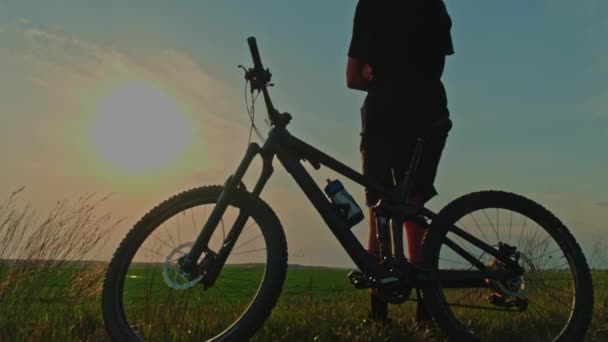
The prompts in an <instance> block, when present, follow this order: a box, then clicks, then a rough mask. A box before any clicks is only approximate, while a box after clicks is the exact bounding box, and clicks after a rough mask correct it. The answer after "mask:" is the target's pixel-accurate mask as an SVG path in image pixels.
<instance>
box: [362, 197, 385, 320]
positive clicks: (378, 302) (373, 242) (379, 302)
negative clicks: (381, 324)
mask: <svg viewBox="0 0 608 342" xmlns="http://www.w3.org/2000/svg"><path fill="white" fill-rule="evenodd" d="M368 217H369V237H368V243H367V251H368V252H369V253H370V254H372V255H374V256H376V257H378V258H379V257H380V248H379V244H378V239H377V238H376V232H377V231H378V227H377V225H376V218H375V217H374V212H373V210H372V209H371V208H370V209H369V216H368ZM370 294H371V296H370V304H371V308H370V309H371V313H370V318H371V319H372V320H374V321H386V320H387V319H388V303H387V302H385V301H384V300H383V299H382V298H380V297H379V296H378V295H377V294H376V293H375V291H374V290H372V291H370Z"/></svg>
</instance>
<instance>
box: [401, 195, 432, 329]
mask: <svg viewBox="0 0 608 342" xmlns="http://www.w3.org/2000/svg"><path fill="white" fill-rule="evenodd" d="M426 198H427V196H426V195H425V194H423V193H416V194H414V195H413V196H410V198H409V199H408V203H410V204H412V205H415V206H419V207H421V206H422V205H424V202H425V199H426ZM405 231H406V235H407V248H408V252H409V255H410V261H411V262H412V263H413V264H414V265H417V266H420V263H421V262H422V238H423V237H424V232H425V229H424V228H423V227H421V226H420V225H419V224H418V223H416V222H412V221H408V222H405ZM416 297H417V299H418V302H417V305H416V317H415V319H416V322H417V323H418V324H421V323H423V322H424V323H425V324H426V322H429V321H430V320H431V319H432V317H431V314H430V313H429V312H428V310H427V309H426V306H425V304H424V302H423V300H422V296H421V293H420V290H419V289H416Z"/></svg>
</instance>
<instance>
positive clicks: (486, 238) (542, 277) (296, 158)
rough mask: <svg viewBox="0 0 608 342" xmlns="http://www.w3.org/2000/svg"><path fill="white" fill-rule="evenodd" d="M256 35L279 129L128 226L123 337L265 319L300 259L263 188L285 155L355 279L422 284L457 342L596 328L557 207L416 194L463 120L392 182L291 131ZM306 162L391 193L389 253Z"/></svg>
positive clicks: (119, 286) (395, 287)
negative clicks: (291, 252) (426, 159)
mask: <svg viewBox="0 0 608 342" xmlns="http://www.w3.org/2000/svg"><path fill="white" fill-rule="evenodd" d="M248 44H249V48H250V52H251V55H252V58H253V63H254V67H253V68H249V69H245V68H243V69H245V79H246V82H248V83H249V84H250V90H251V94H252V96H253V94H254V93H256V94H260V93H261V94H262V96H263V99H264V102H265V104H266V108H267V112H268V122H269V125H270V130H269V133H268V137H267V139H265V141H264V142H263V145H262V146H260V145H259V144H257V143H250V144H249V145H248V148H247V151H246V153H245V156H244V158H243V159H242V161H241V162H240V164H239V166H238V168H237V169H236V171H235V172H234V173H233V174H232V175H231V176H230V177H228V179H227V180H226V182H225V183H224V184H223V185H221V186H220V185H216V186H205V187H199V188H194V189H191V190H188V191H185V192H182V193H179V194H178V195H176V196H174V197H171V198H169V199H168V200H166V201H164V202H162V203H161V204H160V205H158V206H157V207H155V208H154V209H152V210H151V211H150V212H149V213H148V214H146V215H145V216H144V217H143V218H142V219H141V220H140V221H139V222H137V223H136V224H135V225H134V227H133V228H132V229H131V230H130V231H129V232H128V234H127V235H126V236H125V238H124V239H123V240H122V242H121V243H120V245H119V247H118V249H117V250H116V252H115V254H114V256H113V258H112V260H111V262H110V264H109V266H108V269H107V273H106V277H105V281H104V285H103V299H102V302H103V303H102V307H103V317H104V320H105V326H106V330H107V332H108V334H109V336H110V337H111V338H112V339H114V340H118V341H130V340H163V341H164V340H203V339H204V340H221V341H228V340H234V341H242V340H246V339H249V338H250V337H252V336H253V335H254V334H255V333H256V331H257V330H259V329H260V328H261V327H262V326H263V324H264V322H265V321H266V319H267V318H268V316H269V315H270V313H271V311H272V309H273V307H274V306H275V304H276V303H277V300H278V298H279V295H280V293H281V289H282V286H283V283H284V280H285V276H286V268H287V245H286V241H285V235H284V231H283V227H282V226H281V223H280V222H279V219H278V218H277V216H276V214H275V213H274V212H273V210H272V209H271V208H270V207H269V206H268V204H266V203H265V202H264V201H263V200H262V199H261V197H260V194H261V192H262V190H263V189H264V187H265V185H266V183H267V181H268V180H269V178H270V177H271V175H272V173H273V166H272V164H273V160H274V158H275V157H277V159H278V160H279V162H280V164H281V165H283V167H284V168H285V169H286V170H287V171H288V172H289V174H290V175H291V176H292V177H293V179H294V180H295V181H296V183H297V184H298V186H299V187H300V189H301V190H302V191H303V192H304V194H305V195H306V197H307V198H308V199H309V200H310V202H311V203H312V205H313V206H314V208H315V209H316V210H317V211H318V212H319V214H320V215H321V217H322V218H323V220H324V222H325V223H326V224H327V226H328V227H329V229H330V230H331V232H332V233H333V235H334V236H335V237H336V239H337V240H338V242H339V243H340V245H341V246H342V247H343V248H344V250H345V251H346V252H347V253H348V255H349V256H350V258H352V260H353V262H354V263H355V265H356V266H357V267H358V270H356V271H353V272H351V273H350V274H349V275H348V277H349V280H350V282H351V283H352V284H353V286H354V287H356V288H358V289H374V291H375V292H376V293H378V294H379V295H380V296H381V297H382V298H383V299H384V300H386V301H387V302H389V303H392V304H400V303H403V302H405V301H406V300H408V298H409V296H410V294H411V292H412V289H414V288H419V289H420V290H421V293H422V298H424V302H425V304H426V305H427V307H428V309H429V310H430V312H431V314H432V315H433V317H434V319H435V320H436V322H437V324H438V325H439V327H440V328H441V329H442V330H443V331H444V332H445V334H446V336H447V338H449V339H453V340H458V341H461V340H488V339H492V340H494V339H496V338H497V337H496V336H501V338H504V339H509V340H515V339H516V338H519V339H524V340H559V341H578V340H581V339H582V338H583V337H584V335H585V332H586V330H587V328H588V326H589V324H590V320H591V314H592V306H593V291H592V290H593V288H592V280H591V275H590V271H589V267H588V266H587V262H586V260H585V257H584V255H583V253H582V251H581V249H580V247H579V245H578V244H577V242H576V241H575V239H574V237H573V236H572V235H571V233H570V232H569V231H568V229H567V228H566V227H565V226H564V225H563V224H562V223H561V222H560V220H559V219H557V218H556V217H555V216H554V215H553V214H552V213H550V212H549V211H548V210H546V209H545V208H543V207H542V206H541V205H539V204H537V203H535V202H533V201H532V200H530V199H527V198H525V197H523V196H520V195H516V194H513V193H508V192H502V191H480V192H474V193H470V194H467V195H464V196H462V197H459V198H457V199H456V200H454V201H452V202H451V203H449V204H448V205H447V206H445V207H444V208H443V209H442V210H440V211H439V212H438V213H435V212H433V211H431V210H429V209H427V208H425V207H418V206H413V205H409V204H407V203H406V201H405V199H406V198H407V197H408V195H409V193H410V190H411V188H412V184H413V182H414V181H415V180H414V179H413V176H412V175H413V174H415V171H416V168H417V165H418V162H419V161H420V158H421V155H422V153H423V149H424V144H425V140H426V139H428V138H429V137H431V135H432V134H433V132H435V131H437V130H444V131H445V130H446V129H449V127H450V126H451V121H449V119H442V120H439V121H437V122H435V123H433V124H432V125H431V126H430V127H429V129H428V130H426V131H421V132H419V137H418V139H417V142H416V147H415V150H414V153H413V156H412V158H411V161H410V164H409V167H408V169H407V170H406V172H405V174H404V176H403V179H402V181H401V182H400V183H399V184H398V185H397V186H396V187H394V188H386V187H383V186H381V185H379V184H376V182H374V181H373V180H372V179H369V178H368V177H366V176H365V175H362V174H360V173H359V172H357V171H355V170H353V169H351V168H350V167H348V166H346V165H345V164H343V163H341V162H340V161H338V160H336V159H334V158H332V157H330V156H328V155H327V154H325V153H323V152H321V151H319V150H318V149H316V148H314V147H312V146H310V145H309V144H307V143H305V142H304V141H302V140H299V139H298V138H296V137H294V136H293V135H291V134H290V133H289V131H288V130H287V126H288V124H289V123H290V121H291V118H292V117H291V115H290V114H289V113H282V112H279V111H278V110H277V109H276V108H275V107H274V105H273V103H272V101H271V98H270V95H269V91H268V87H269V86H270V85H272V84H271V83H270V81H271V77H272V74H271V73H270V70H269V69H264V67H263V64H262V61H261V58H260V54H259V51H258V47H257V43H256V40H255V38H253V37H250V38H248ZM246 87H247V83H246ZM252 125H253V123H252ZM252 127H253V126H252ZM258 155H259V156H260V157H261V160H262V165H263V166H262V170H261V174H260V176H259V178H258V180H257V182H256V183H255V185H254V186H253V188H252V189H248V188H247V187H246V185H245V184H244V182H243V181H242V180H243V177H244V175H245V173H246V172H247V170H248V169H249V167H250V165H251V163H252V161H253V160H254V158H255V157H256V156H258ZM304 162H308V163H310V164H311V165H312V167H313V168H314V169H316V170H318V169H319V168H320V167H321V166H325V167H327V168H329V169H331V170H333V171H335V172H337V173H338V174H341V175H342V176H344V177H346V178H348V179H351V180H352V181H354V182H355V183H358V184H360V185H361V186H364V187H368V188H370V189H373V190H374V191H377V192H378V193H380V194H381V200H380V201H379V202H378V203H377V204H376V205H374V206H373V214H374V216H375V220H376V221H377V224H378V234H377V238H378V241H379V245H380V257H377V256H372V255H371V254H369V253H368V252H367V251H366V249H365V248H364V247H363V246H362V245H361V243H360V242H359V240H358V239H357V238H356V237H355V235H354V234H353V232H352V231H351V229H350V224H349V223H348V220H347V219H346V217H345V215H344V210H343V209H344V208H340V207H339V206H337V205H336V203H334V202H333V201H332V200H331V198H328V197H327V196H326V194H324V193H323V191H322V190H321V188H320V187H319V186H318V185H317V183H316V182H315V180H314V179H313V178H312V177H311V175H310V173H309V172H308V171H307V169H306V168H305V167H304ZM405 221H416V222H418V223H420V224H421V225H423V226H424V227H425V228H426V232H425V236H424V240H423V246H422V255H423V262H422V263H421V264H420V265H414V264H412V263H410V262H409V261H408V260H407V259H406V257H405V256H404V247H403V228H402V227H403V223H404V222H405ZM496 322H499V323H498V324H495V323H496ZM497 334H498V335H497Z"/></svg>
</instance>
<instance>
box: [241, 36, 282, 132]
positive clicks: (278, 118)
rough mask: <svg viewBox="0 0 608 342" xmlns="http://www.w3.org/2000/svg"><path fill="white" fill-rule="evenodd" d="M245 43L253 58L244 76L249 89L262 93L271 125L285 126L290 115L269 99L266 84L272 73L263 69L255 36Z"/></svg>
mask: <svg viewBox="0 0 608 342" xmlns="http://www.w3.org/2000/svg"><path fill="white" fill-rule="evenodd" d="M247 44H249V51H250V52H251V58H252V59H253V69H249V70H247V71H246V73H245V78H246V79H247V80H249V81H250V82H251V91H252V92H253V90H259V91H262V94H263V95H264V102H265V103H266V108H267V109H268V118H269V119H270V122H272V124H273V125H275V126H279V127H285V126H287V124H288V123H289V121H290V120H291V115H289V114H288V113H279V112H278V111H277V110H276V109H275V108H274V105H273V104H272V100H270V95H269V94H268V84H269V83H270V79H271V77H272V74H271V73H270V70H268V69H264V66H263V65H262V59H261V58H260V51H259V50H258V44H257V42H256V40H255V37H249V38H247Z"/></svg>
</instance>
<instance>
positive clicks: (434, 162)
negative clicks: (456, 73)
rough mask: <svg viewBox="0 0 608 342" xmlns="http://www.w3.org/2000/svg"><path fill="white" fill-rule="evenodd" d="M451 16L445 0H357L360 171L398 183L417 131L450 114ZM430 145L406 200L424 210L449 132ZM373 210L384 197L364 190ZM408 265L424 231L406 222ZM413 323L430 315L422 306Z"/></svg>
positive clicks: (383, 314) (383, 311) (380, 315)
mask: <svg viewBox="0 0 608 342" xmlns="http://www.w3.org/2000/svg"><path fill="white" fill-rule="evenodd" d="M451 26H452V22H451V19H450V17H449V15H448V13H447V10H446V8H445V5H444V3H443V1H441V0H401V1H391V0H359V2H358V4H357V8H356V11H355V16H354V26H353V34H352V40H351V43H350V47H349V50H348V64H347V70H346V81H347V85H348V87H349V88H352V89H358V90H362V91H366V92H367V97H366V98H365V102H364V104H363V107H362V108H361V119H362V125H363V130H362V133H361V147H360V149H361V155H362V161H363V173H364V174H366V175H368V176H369V177H372V178H373V179H375V180H376V181H377V182H378V183H381V184H384V185H385V186H394V185H395V184H396V182H399V181H401V179H402V178H403V173H404V171H405V169H406V168H407V166H408V163H409V160H410V157H411V153H412V150H413V147H414V144H415V142H416V138H417V132H420V131H421V130H422V129H424V128H425V127H428V126H430V124H431V123H433V122H435V121H437V120H438V119H440V118H442V117H448V116H449V111H448V108H447V97H446V93H445V89H444V87H443V84H442V82H441V75H442V73H443V68H444V64H445V56H446V55H451V54H453V53H454V51H453V47H452V39H451V36H450V29H451ZM436 133H437V134H436V135H435V136H436V137H435V138H434V139H430V140H427V141H425V146H424V152H423V154H422V159H421V161H420V164H419V167H418V170H417V173H416V175H415V176H414V177H415V178H414V187H413V191H412V195H411V197H410V198H409V199H408V201H409V202H410V203H412V204H415V205H423V204H424V203H425V202H426V201H428V200H429V199H430V198H432V197H433V196H435V195H436V194H437V192H436V190H435V187H434V180H435V175H436V173H437V166H438V164H439V160H440V158H441V153H442V151H443V147H444V145H445V140H446V138H447V133H448V132H447V131H446V132H436ZM365 191H366V202H367V205H368V206H372V205H374V204H376V203H377V201H378V200H379V194H377V193H375V192H374V191H372V190H371V189H366V190H365ZM369 218H370V220H369V226H370V229H369V242H368V250H369V252H370V253H372V254H374V255H378V241H377V239H376V222H375V219H374V216H373V214H372V212H371V211H370V215H369ZM405 230H406V234H407V239H408V251H409V257H410V260H411V261H412V262H413V263H415V264H419V263H420V261H421V260H420V259H421V255H420V249H421V248H420V244H421V239H422V236H423V235H424V229H423V228H421V227H420V226H419V225H417V224H415V223H413V222H407V223H406V224H405ZM417 295H418V298H419V301H418V307H417V311H416V322H417V323H419V324H423V323H425V322H428V321H430V319H431V317H430V315H429V314H428V313H427V312H426V308H425V307H424V305H423V303H422V302H421V301H420V293H419V292H418V291H417ZM369 318H370V319H372V320H376V321H381V322H386V321H387V319H388V305H387V303H386V302H384V301H383V300H382V299H380V298H379V297H378V296H376V295H375V294H374V292H373V291H372V295H371V314H370V316H369Z"/></svg>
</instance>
